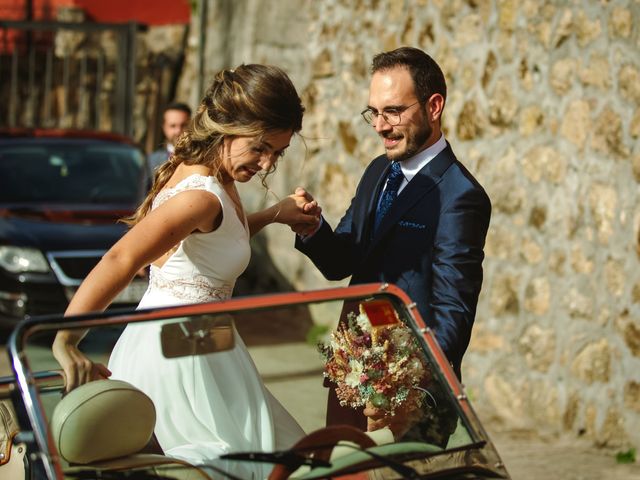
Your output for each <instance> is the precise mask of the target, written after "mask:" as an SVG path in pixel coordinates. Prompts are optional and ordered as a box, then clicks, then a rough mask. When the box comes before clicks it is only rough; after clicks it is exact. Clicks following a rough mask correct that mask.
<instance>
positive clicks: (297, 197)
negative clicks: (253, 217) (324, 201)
mask: <svg viewBox="0 0 640 480" xmlns="http://www.w3.org/2000/svg"><path fill="white" fill-rule="evenodd" d="M321 213H322V208H321V207H320V206H319V205H318V202H317V201H315V200H314V198H313V196H312V195H311V194H310V193H309V192H307V191H306V190H305V189H304V188H302V187H298V188H296V190H295V193H293V194H291V195H289V196H288V197H287V198H285V199H283V200H281V201H280V202H279V203H278V213H277V214H276V218H275V221H276V222H278V223H284V224H286V225H289V227H291V230H293V231H294V232H295V233H297V234H298V235H301V236H307V235H310V234H312V233H315V231H316V230H317V229H318V227H319V226H320V215H321Z"/></svg>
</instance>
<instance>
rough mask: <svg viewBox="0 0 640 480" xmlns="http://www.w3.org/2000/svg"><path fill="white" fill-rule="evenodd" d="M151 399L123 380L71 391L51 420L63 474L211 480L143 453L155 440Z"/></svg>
mask: <svg viewBox="0 0 640 480" xmlns="http://www.w3.org/2000/svg"><path fill="white" fill-rule="evenodd" d="M155 421H156V412H155V407H154V406H153V402H152V401H151V399H150V398H149V397H148V396H147V395H145V394H144V393H143V392H142V391H140V390H138V389H137V388H136V387H134V386H133V385H131V384H129V383H127V382H124V381H121V380H98V381H94V382H89V383H86V384H84V385H82V386H80V387H78V388H76V389H74V390H72V391H71V392H69V393H68V394H67V395H66V396H65V397H64V398H63V399H62V400H61V401H60V403H58V404H57V405H56V407H55V409H54V411H53V414H52V418H51V432H52V434H53V437H54V441H55V443H56V446H57V448H58V452H59V454H60V456H61V457H62V459H64V460H65V461H66V462H68V464H69V467H68V468H65V472H66V473H68V474H70V475H71V474H73V472H74V471H75V472H78V471H82V470H87V469H91V470H97V471H108V472H111V473H113V472H118V471H122V472H123V474H124V473H125V472H132V471H135V470H139V471H144V472H150V473H154V474H157V475H162V476H164V477H167V478H174V479H176V480H211V477H210V476H209V475H207V473H205V472H204V471H203V470H202V469H200V468H197V467H195V466H193V465H190V464H188V463H187V462H183V461H182V460H178V459H175V458H170V457H167V456H164V455H158V454H148V453H141V452H142V451H143V450H145V447H146V446H147V444H148V443H149V441H150V440H151V438H152V436H153V429H154V427H155Z"/></svg>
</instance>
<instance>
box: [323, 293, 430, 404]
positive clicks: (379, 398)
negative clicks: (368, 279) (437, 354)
mask: <svg viewBox="0 0 640 480" xmlns="http://www.w3.org/2000/svg"><path fill="white" fill-rule="evenodd" d="M375 302H377V303H375ZM367 311H369V313H372V315H371V317H372V318H374V317H375V321H374V322H373V323H374V324H377V326H374V325H372V322H371V319H370V317H369V315H367ZM380 312H382V317H384V318H386V320H384V321H383V322H380V321H379V320H380V318H381V315H380ZM389 318H391V321H389ZM319 349H320V353H321V354H322V356H323V357H324V360H325V365H324V376H325V377H327V378H328V379H329V380H331V381H332V382H334V383H335V384H336V393H337V396H338V400H339V401H340V404H341V405H342V406H349V407H352V408H358V407H363V406H365V405H366V404H367V403H370V404H371V405H373V406H374V407H376V408H378V409H382V410H384V411H386V412H389V413H390V414H391V415H393V414H394V413H395V411H396V410H397V409H399V408H401V409H402V410H403V411H404V412H412V411H417V410H418V409H420V407H421V406H422V404H423V401H424V398H425V395H426V390H425V388H424V387H425V385H426V384H427V383H428V381H429V378H430V376H429V371H428V369H427V366H426V365H425V362H424V357H423V354H422V353H421V351H420V346H419V345H418V342H417V340H416V338H415V337H414V336H413V334H412V333H411V331H410V330H409V328H408V327H407V326H406V325H405V324H404V323H402V322H401V321H400V320H399V318H398V317H397V313H396V311H395V309H394V308H393V306H392V305H391V304H390V303H389V302H387V301H384V300H373V301H370V302H362V303H360V305H359V313H358V314H356V313H355V312H350V313H349V314H348V315H347V321H346V322H345V323H342V324H340V326H339V327H338V329H337V330H336V331H335V332H333V333H332V334H331V339H330V341H329V343H328V344H320V345H319Z"/></svg>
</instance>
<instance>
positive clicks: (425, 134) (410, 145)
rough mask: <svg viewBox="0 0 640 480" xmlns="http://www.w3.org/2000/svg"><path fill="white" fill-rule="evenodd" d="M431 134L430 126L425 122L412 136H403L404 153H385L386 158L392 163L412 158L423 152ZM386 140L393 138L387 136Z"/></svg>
mask: <svg viewBox="0 0 640 480" xmlns="http://www.w3.org/2000/svg"><path fill="white" fill-rule="evenodd" d="M432 133H433V129H432V128H431V125H429V124H428V123H426V122H425V123H424V125H423V128H421V129H419V130H418V131H416V132H415V133H413V134H412V135H410V136H408V135H407V134H405V140H406V148H405V150H404V152H398V153H394V152H389V151H387V158H388V159H389V160H392V161H396V162H402V161H403V160H406V159H408V158H411V157H413V156H414V155H415V154H416V153H418V152H420V151H422V150H424V145H425V144H426V143H427V140H428V139H429V137H430V136H431V134H432ZM388 138H393V136H389V137H388Z"/></svg>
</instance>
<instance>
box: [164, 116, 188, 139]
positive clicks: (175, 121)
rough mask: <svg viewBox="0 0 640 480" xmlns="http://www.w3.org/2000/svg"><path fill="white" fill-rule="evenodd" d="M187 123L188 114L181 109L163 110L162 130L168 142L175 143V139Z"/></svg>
mask: <svg viewBox="0 0 640 480" xmlns="http://www.w3.org/2000/svg"><path fill="white" fill-rule="evenodd" d="M188 123H189V115H188V114H187V112H183V111H182V110H167V111H166V112H164V122H163V123H162V131H163V132H164V136H165V138H166V139H167V141H168V142H169V143H171V144H172V145H175V143H176V140H177V139H178V137H179V136H180V134H181V133H182V132H184V129H185V128H187V124H188Z"/></svg>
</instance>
